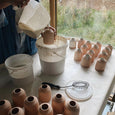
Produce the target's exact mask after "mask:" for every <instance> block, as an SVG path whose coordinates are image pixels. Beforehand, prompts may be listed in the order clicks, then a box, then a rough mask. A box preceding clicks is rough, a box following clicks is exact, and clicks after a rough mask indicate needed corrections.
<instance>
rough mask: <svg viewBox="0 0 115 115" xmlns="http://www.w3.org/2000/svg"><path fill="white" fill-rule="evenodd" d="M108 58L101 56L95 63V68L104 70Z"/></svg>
mask: <svg viewBox="0 0 115 115" xmlns="http://www.w3.org/2000/svg"><path fill="white" fill-rule="evenodd" d="M105 66H106V60H105V59H104V58H99V59H98V60H97V63H96V65H95V70H96V71H98V72H103V71H104V70H105Z"/></svg>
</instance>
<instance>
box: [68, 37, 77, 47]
mask: <svg viewBox="0 0 115 115" xmlns="http://www.w3.org/2000/svg"><path fill="white" fill-rule="evenodd" d="M69 48H70V49H75V48H76V40H75V38H71V40H70V42H69Z"/></svg>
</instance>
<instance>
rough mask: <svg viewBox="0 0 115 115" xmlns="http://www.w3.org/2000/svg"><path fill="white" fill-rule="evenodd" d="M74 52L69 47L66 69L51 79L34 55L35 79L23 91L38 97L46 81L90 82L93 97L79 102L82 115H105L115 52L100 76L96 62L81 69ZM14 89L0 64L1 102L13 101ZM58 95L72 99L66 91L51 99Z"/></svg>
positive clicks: (111, 86)
mask: <svg viewBox="0 0 115 115" xmlns="http://www.w3.org/2000/svg"><path fill="white" fill-rule="evenodd" d="M74 52H75V50H71V49H69V48H67V55H66V61H65V70H64V72H63V73H62V74H60V75H57V76H48V75H44V74H42V73H41V67H40V62H39V56H38V54H36V55H34V56H33V59H34V62H33V65H34V66H33V71H34V76H35V80H34V83H33V84H29V85H28V86H25V87H23V88H24V89H25V90H26V92H27V95H35V96H38V88H39V86H40V85H41V82H43V81H47V82H51V83H55V84H57V85H61V86H64V85H66V84H67V83H68V82H69V81H72V80H84V81H88V82H89V84H90V85H91V86H92V88H93V96H92V97H91V98H90V99H89V100H87V101H83V102H78V103H79V105H80V115H102V111H103V109H104V107H105V104H106V101H107V98H108V96H109V94H110V92H111V90H112V88H113V85H114V83H115V77H114V75H115V50H113V52H112V55H111V57H110V59H109V60H108V62H107V64H106V68H105V71H104V72H103V73H98V72H96V71H95V63H96V60H95V62H94V63H93V64H92V65H91V67H90V68H88V69H84V68H82V67H81V65H80V63H77V62H75V61H74V59H73V58H74ZM14 88H16V86H15V85H14V84H13V82H12V80H11V78H10V76H9V75H8V72H7V70H6V68H5V66H4V65H1V67H0V99H8V100H10V101H12V100H11V92H12V90H13V89H14ZM56 93H62V94H63V95H64V96H65V97H66V100H70V98H69V97H67V95H66V93H65V90H64V89H63V90H52V96H54V95H55V94H56Z"/></svg>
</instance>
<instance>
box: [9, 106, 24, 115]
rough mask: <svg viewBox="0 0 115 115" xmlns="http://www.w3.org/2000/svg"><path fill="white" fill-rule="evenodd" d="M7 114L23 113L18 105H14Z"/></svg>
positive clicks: (19, 114)
mask: <svg viewBox="0 0 115 115" xmlns="http://www.w3.org/2000/svg"><path fill="white" fill-rule="evenodd" d="M8 115H25V113H24V110H23V109H22V108H20V107H14V108H12V109H11V110H10V111H9V114H8Z"/></svg>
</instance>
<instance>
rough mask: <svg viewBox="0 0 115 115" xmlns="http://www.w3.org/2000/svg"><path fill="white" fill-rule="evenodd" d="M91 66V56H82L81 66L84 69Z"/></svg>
mask: <svg viewBox="0 0 115 115" xmlns="http://www.w3.org/2000/svg"><path fill="white" fill-rule="evenodd" d="M90 65H91V56H90V55H89V54H86V55H84V56H83V58H82V60H81V66H82V67H85V68H89V67H90Z"/></svg>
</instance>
